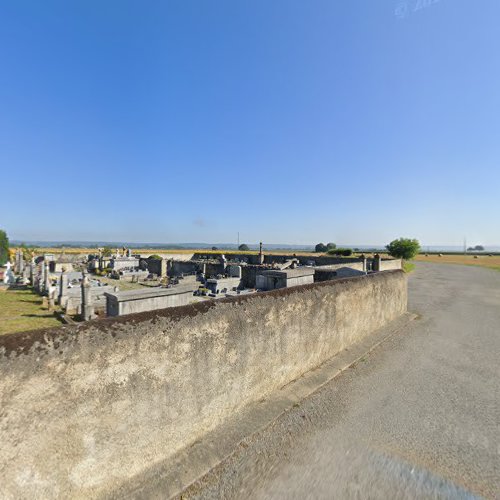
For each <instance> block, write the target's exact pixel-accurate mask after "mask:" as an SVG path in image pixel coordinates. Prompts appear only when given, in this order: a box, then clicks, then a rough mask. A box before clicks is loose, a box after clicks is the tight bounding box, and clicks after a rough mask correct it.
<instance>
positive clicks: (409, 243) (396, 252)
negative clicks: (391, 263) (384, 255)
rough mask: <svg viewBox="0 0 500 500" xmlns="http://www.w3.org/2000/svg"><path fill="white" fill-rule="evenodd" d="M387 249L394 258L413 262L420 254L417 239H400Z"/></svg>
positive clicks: (392, 242)
mask: <svg viewBox="0 0 500 500" xmlns="http://www.w3.org/2000/svg"><path fill="white" fill-rule="evenodd" d="M386 248H387V251H388V252H389V255H391V256H392V257H396V258H397V259H404V260H411V259H413V257H415V255H417V254H418V253H419V252H420V243H419V242H418V240H416V239H410V238H399V239H398V240H394V241H391V242H390V243H389V244H388V245H387V246H386Z"/></svg>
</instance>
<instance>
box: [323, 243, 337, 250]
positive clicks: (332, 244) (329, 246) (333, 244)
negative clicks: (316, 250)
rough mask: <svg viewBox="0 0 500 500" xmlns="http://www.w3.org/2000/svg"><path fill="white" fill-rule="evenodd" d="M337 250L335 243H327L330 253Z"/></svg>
mask: <svg viewBox="0 0 500 500" xmlns="http://www.w3.org/2000/svg"><path fill="white" fill-rule="evenodd" d="M335 248H337V245H336V244H335V243H327V244H326V249H327V250H328V251H330V250H334V249H335Z"/></svg>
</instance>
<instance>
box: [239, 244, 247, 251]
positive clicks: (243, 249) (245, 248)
mask: <svg viewBox="0 0 500 500" xmlns="http://www.w3.org/2000/svg"><path fill="white" fill-rule="evenodd" d="M238 250H241V251H242V252H248V251H249V250H250V248H248V245H245V243H242V244H241V245H240V246H239V247H238Z"/></svg>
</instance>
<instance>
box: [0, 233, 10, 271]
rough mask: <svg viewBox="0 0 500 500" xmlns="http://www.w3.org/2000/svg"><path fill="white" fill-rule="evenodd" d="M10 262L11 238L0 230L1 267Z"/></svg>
mask: <svg viewBox="0 0 500 500" xmlns="http://www.w3.org/2000/svg"><path fill="white" fill-rule="evenodd" d="M8 260H9V238H8V237H7V233H6V232H5V231H3V230H1V229H0V266H3V265H4V264H6V263H7V261H8Z"/></svg>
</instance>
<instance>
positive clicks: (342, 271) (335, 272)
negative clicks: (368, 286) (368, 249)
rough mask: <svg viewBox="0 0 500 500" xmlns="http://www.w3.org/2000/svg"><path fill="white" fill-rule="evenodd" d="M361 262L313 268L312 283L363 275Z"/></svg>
mask: <svg viewBox="0 0 500 500" xmlns="http://www.w3.org/2000/svg"><path fill="white" fill-rule="evenodd" d="M363 269H364V266H363V262H362V261H358V262H352V263H350V264H335V265H330V266H319V267H315V268H314V281H315V282H319V281H329V280H333V279H339V278H349V277H351V276H361V275H363V274H365V271H364V270H363Z"/></svg>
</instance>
